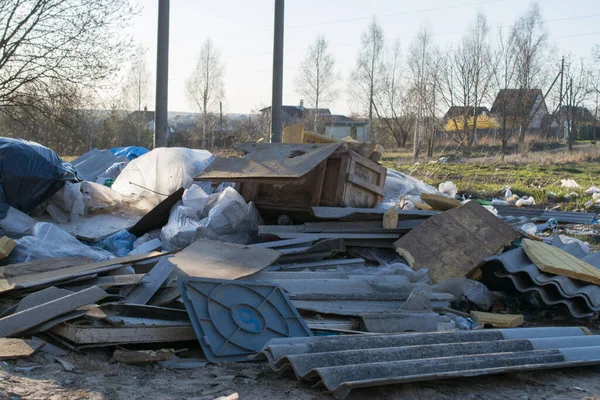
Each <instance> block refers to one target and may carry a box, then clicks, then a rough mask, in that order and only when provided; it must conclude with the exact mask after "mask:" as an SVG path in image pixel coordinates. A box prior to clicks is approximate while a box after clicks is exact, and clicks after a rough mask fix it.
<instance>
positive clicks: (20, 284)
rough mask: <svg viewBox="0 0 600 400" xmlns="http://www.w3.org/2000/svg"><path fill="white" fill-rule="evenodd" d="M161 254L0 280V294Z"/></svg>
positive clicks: (118, 259)
mask: <svg viewBox="0 0 600 400" xmlns="http://www.w3.org/2000/svg"><path fill="white" fill-rule="evenodd" d="M163 255H164V254H163V253H159V252H152V253H146V254H139V255H134V256H125V257H117V258H112V259H110V260H106V261H98V262H94V263H90V264H84V265H75V266H72V267H67V268H62V269H59V270H56V271H46V272H40V273H34V274H27V275H20V276H15V277H12V278H5V279H0V293H6V292H9V291H12V290H15V289H25V288H31V287H36V286H41V285H45V284H50V283H54V282H60V281H64V280H68V279H72V278H77V277H80V276H86V275H93V274H94V273H97V272H105V271H110V270H113V269H118V268H121V267H122V266H123V265H126V264H131V263H134V262H138V261H143V260H149V259H152V258H156V257H160V256H163Z"/></svg>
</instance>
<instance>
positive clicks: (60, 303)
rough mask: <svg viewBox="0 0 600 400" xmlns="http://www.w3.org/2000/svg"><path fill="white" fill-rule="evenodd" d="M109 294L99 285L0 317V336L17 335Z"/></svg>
mask: <svg viewBox="0 0 600 400" xmlns="http://www.w3.org/2000/svg"><path fill="white" fill-rule="evenodd" d="M106 296H108V295H107V294H106V292H105V291H104V290H102V289H100V288H97V287H91V288H89V289H86V290H82V291H81V292H77V293H73V294H70V295H67V296H64V297H61V298H59V299H56V300H53V301H49V302H48V303H44V304H41V305H39V306H36V307H32V308H29V309H27V310H24V311H21V312H18V313H15V314H12V315H9V316H8V317H4V318H2V319H0V337H6V336H10V335H15V334H17V333H20V332H23V331H26V330H28V329H30V328H33V327H34V326H36V325H39V324H41V323H43V322H45V321H48V320H51V319H52V318H56V317H58V316H59V315H62V314H66V313H68V312H70V311H73V310H76V309H77V308H79V307H81V306H85V305H87V304H93V303H96V302H97V301H99V300H102V299H103V298H105V297H106Z"/></svg>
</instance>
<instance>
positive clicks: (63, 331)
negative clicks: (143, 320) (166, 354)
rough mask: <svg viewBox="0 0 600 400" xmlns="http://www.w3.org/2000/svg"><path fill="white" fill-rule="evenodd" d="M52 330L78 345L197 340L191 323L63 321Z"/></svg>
mask: <svg viewBox="0 0 600 400" xmlns="http://www.w3.org/2000/svg"><path fill="white" fill-rule="evenodd" d="M51 332H52V333H54V334H56V335H58V336H60V337H63V338H65V339H67V340H69V341H71V342H72V343H75V344H78V345H100V346H102V345H107V344H118V343H121V344H125V343H157V342H163V343H167V342H184V341H188V340H197V336H196V333H195V332H194V328H193V327H192V324H191V323H189V324H188V323H186V324H185V325H183V324H182V325H175V326H173V325H169V326H118V327H117V326H114V327H113V326H110V327H96V326H81V325H73V324H69V323H66V322H65V323H62V324H60V325H57V326H55V327H54V328H52V329H51Z"/></svg>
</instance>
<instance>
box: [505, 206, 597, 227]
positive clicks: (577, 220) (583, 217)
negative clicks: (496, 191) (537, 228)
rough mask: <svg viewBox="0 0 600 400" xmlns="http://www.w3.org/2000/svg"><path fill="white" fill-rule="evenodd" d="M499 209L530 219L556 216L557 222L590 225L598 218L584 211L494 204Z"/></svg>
mask: <svg viewBox="0 0 600 400" xmlns="http://www.w3.org/2000/svg"><path fill="white" fill-rule="evenodd" d="M494 207H495V208H496V210H498V214H500V215H503V216H509V215H510V216H513V217H521V216H524V217H527V218H530V219H533V218H538V219H541V220H549V219H551V218H556V221H557V222H560V223H568V224H586V225H590V224H593V223H594V219H596V214H595V213H584V212H560V211H550V210H544V209H540V208H523V207H511V206H494Z"/></svg>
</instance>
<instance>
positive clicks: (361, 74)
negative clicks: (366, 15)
mask: <svg viewBox="0 0 600 400" xmlns="http://www.w3.org/2000/svg"><path fill="white" fill-rule="evenodd" d="M360 42H361V50H360V52H359V53H358V57H357V60H356V68H355V70H354V71H353V72H352V74H351V77H350V79H351V82H350V87H351V92H352V95H353V97H354V98H355V99H356V100H357V101H359V102H360V104H361V105H362V107H364V109H366V110H367V115H368V117H369V129H370V131H371V132H370V134H371V139H372V140H374V141H377V132H376V131H375V129H373V128H374V127H373V115H374V112H375V110H374V107H375V99H376V97H377V96H378V95H379V93H380V92H381V88H382V81H383V78H384V75H385V64H384V55H385V54H384V52H385V48H384V36H383V30H382V29H381V27H380V26H379V25H377V21H376V20H375V17H373V21H372V22H371V24H370V25H369V26H368V27H367V30H366V31H364V32H363V33H362V35H361V38H360Z"/></svg>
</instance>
